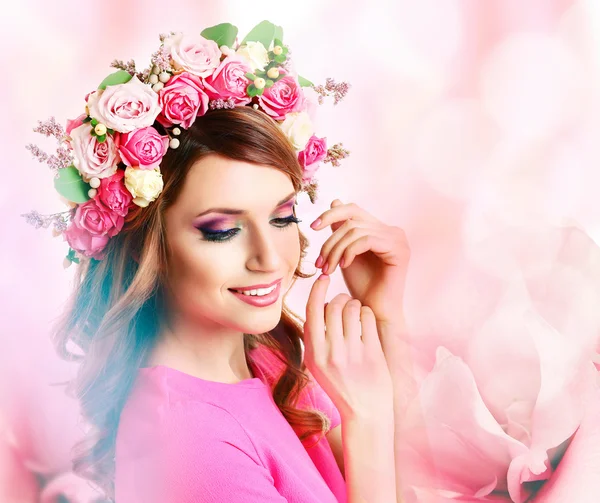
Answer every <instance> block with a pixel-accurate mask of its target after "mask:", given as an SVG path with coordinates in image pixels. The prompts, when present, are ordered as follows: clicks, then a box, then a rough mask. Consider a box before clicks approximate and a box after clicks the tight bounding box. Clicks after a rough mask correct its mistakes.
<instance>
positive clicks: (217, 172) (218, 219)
mask: <svg viewBox="0 0 600 503" xmlns="http://www.w3.org/2000/svg"><path fill="white" fill-rule="evenodd" d="M295 200H296V193H295V191H294V186H293V184H292V182H291V180H290V178H289V177H288V175H286V174H285V173H283V172H282V171H279V170H277V169H275V168H271V167H268V166H257V165H254V164H249V163H245V162H241V161H234V160H230V159H226V158H223V157H220V156H217V155H211V156H208V157H205V158H204V159H202V160H201V161H198V162H197V163H195V164H194V165H193V166H192V167H191V169H190V172H189V173H188V176H187V177H186V180H185V183H184V187H183V190H182V192H181V193H180V195H179V198H178V199H177V201H176V202H175V203H174V204H173V205H172V206H171V207H170V208H169V209H168V210H167V212H166V214H165V219H166V234H167V236H166V237H167V242H168V246H169V252H170V253H169V264H168V273H167V274H168V282H169V291H170V298H169V300H170V306H171V308H174V309H176V310H177V311H178V314H179V315H182V316H185V317H186V318H188V319H190V320H193V322H194V323H199V324H201V325H203V326H205V327H206V328H207V329H211V327H212V328H215V329H222V328H223V327H228V328H230V329H232V330H236V331H240V332H243V333H262V332H266V331H268V330H271V329H273V328H274V327H275V326H276V325H277V323H278V322H279V320H280V318H281V310H282V296H283V294H284V293H285V292H286V291H287V289H288V288H289V286H290V284H291V281H292V279H293V273H294V271H295V270H296V266H297V265H298V262H299V260H300V241H299V234H298V226H297V224H296V223H295V222H293V219H294V218H295V211H294V203H295ZM234 212H235V213H234ZM277 280H281V285H280V288H279V291H280V293H279V296H278V298H277V300H276V301H275V302H274V303H273V304H271V305H268V306H264V307H259V306H256V305H252V304H250V303H248V302H245V301H244V300H242V299H241V298H239V297H238V295H237V294H235V293H234V292H233V291H231V290H230V289H234V288H246V287H249V286H253V285H260V284H271V283H273V282H275V281H277ZM252 298H253V299H256V297H252Z"/></svg>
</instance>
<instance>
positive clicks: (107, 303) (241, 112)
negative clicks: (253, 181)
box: [54, 107, 330, 499]
mask: <svg viewBox="0 0 600 503" xmlns="http://www.w3.org/2000/svg"><path fill="white" fill-rule="evenodd" d="M155 127H157V128H160V126H158V124H155ZM182 133H183V134H182V135H181V136H180V137H179V138H180V141H181V143H180V145H179V147H178V148H177V149H169V151H168V152H167V154H166V155H165V157H164V158H163V160H162V162H161V165H160V169H161V173H162V174H163V181H164V188H163V191H162V193H161V194H160V196H159V197H158V198H157V200H156V201H154V202H152V203H150V204H149V205H148V206H147V207H146V208H140V207H137V206H136V207H134V208H133V209H131V210H130V212H129V214H128V215H127V217H126V220H125V225H124V227H123V230H122V231H121V232H120V233H119V234H117V235H116V236H115V237H113V238H112V239H111V240H110V241H109V243H108V245H107V249H106V255H105V258H104V259H103V260H101V261H97V260H94V259H91V260H89V261H85V262H84V261H82V263H81V265H80V266H79V267H78V270H77V273H76V278H75V283H76V285H75V289H74V291H73V293H72V296H71V298H70V300H69V308H68V309H67V310H66V312H65V313H64V315H63V317H62V318H61V320H60V322H59V324H58V326H57V327H56V330H55V333H54V342H55V345H56V348H57V351H58V353H59V354H60V356H61V357H63V358H65V359H68V360H73V359H75V360H78V361H80V362H81V363H80V367H79V369H78V373H77V377H76V378H75V379H74V380H73V381H71V382H70V383H69V388H68V390H67V392H68V393H69V394H70V395H71V396H74V398H76V399H77V400H78V401H79V403H80V406H81V410H82V413H83V415H84V417H85V419H86V421H88V422H89V423H90V425H91V426H92V429H93V430H95V431H93V432H91V433H90V434H89V435H88V436H87V437H86V438H85V439H84V440H83V441H82V442H81V443H79V444H77V445H76V449H75V458H74V460H73V470H74V471H75V472H76V473H78V474H79V475H81V476H83V477H86V478H89V479H91V480H93V481H94V482H95V483H96V484H98V485H99V486H100V487H101V488H102V489H103V490H104V491H105V492H106V494H107V496H108V497H109V498H111V499H114V469H115V466H114V462H115V441H116V434H117V428H118V424H119V417H120V414H121V411H122V409H123V406H124V405H125V402H126V401H127V398H128V395H129V393H130V392H131V388H132V385H133V383H134V380H135V378H136V374H137V371H138V368H139V367H140V366H143V364H144V363H145V360H146V358H147V357H148V355H149V352H150V350H151V349H152V347H153V345H154V343H155V342H156V339H157V336H158V328H159V322H160V317H161V311H162V309H164V304H163V298H164V297H163V296H164V293H163V287H162V285H164V284H165V283H164V279H165V278H164V276H163V275H164V271H165V270H166V263H167V262H166V260H167V247H166V241H165V221H164V217H163V215H164V212H165V211H166V209H167V208H169V206H171V205H172V204H173V203H174V201H175V200H176V199H177V197H178V195H179V193H180V192H181V190H182V187H183V183H184V180H185V177H186V175H187V173H188V171H189V169H190V167H191V166H192V165H193V164H194V163H195V162H196V161H198V160H200V159H202V158H203V157H205V156H207V155H211V154H217V155H221V156H224V157H226V158H229V159H234V160H240V161H244V162H249V163H256V164H262V165H267V166H272V167H274V168H276V169H279V170H281V171H283V172H284V173H286V174H287V175H288V176H289V177H290V179H291V181H292V183H293V185H294V188H295V189H296V191H298V190H299V189H300V186H301V181H302V170H301V167H300V165H299V163H298V160H297V158H296V155H295V152H294V150H293V147H292V145H291V143H290V142H289V140H288V139H287V137H286V136H285V135H284V134H283V132H282V131H281V129H280V128H279V127H278V125H277V124H276V123H275V122H274V121H273V119H271V118H270V117H268V116H267V115H266V114H264V113H263V112H261V111H257V110H254V109H252V108H251V107H236V108H234V109H217V110H211V111H209V112H208V113H206V114H205V115H204V116H202V117H199V118H197V119H196V121H195V123H194V124H193V125H192V126H191V127H190V128H189V129H188V130H186V131H183V132H182ZM307 246H308V240H307V239H306V237H305V236H304V235H303V234H302V233H300V250H301V253H300V263H301V262H302V259H303V258H304V257H305V256H306V248H307ZM134 257H136V258H137V260H134ZM300 263H299V264H298V266H297V268H296V271H295V273H294V281H295V280H296V278H298V277H300V278H309V277H311V276H312V275H308V274H304V273H303V272H301V270H300ZM302 335H303V331H302V319H301V318H300V317H298V316H297V315H296V314H294V313H293V312H292V311H291V310H289V309H288V308H287V306H286V305H285V303H284V306H283V310H282V316H281V320H280V322H279V324H278V326H277V327H276V328H275V329H274V330H272V331H270V332H267V333H264V334H259V335H250V334H245V337H244V350H245V353H246V356H247V357H248V352H249V351H250V350H251V349H253V348H255V347H257V346H258V345H259V344H262V345H265V346H267V347H269V348H271V349H272V350H274V352H275V354H276V355H277V356H278V358H280V360H281V361H282V363H284V365H285V367H284V368H285V370H284V372H283V374H282V375H281V377H280V378H279V380H278V381H277V382H276V383H275V385H274V387H273V398H274V400H275V403H276V404H277V406H278V407H279V409H280V410H281V412H282V414H283V415H284V417H285V418H286V419H287V420H288V422H289V423H290V425H291V426H292V428H293V429H294V431H295V432H296V434H297V435H298V436H299V438H300V440H301V441H303V442H304V441H305V440H307V439H308V438H311V437H312V435H313V434H321V435H322V434H324V433H325V432H326V431H327V430H328V429H329V427H330V424H329V420H328V418H327V417H326V416H325V415H324V414H322V413H320V412H319V411H315V410H300V409H297V408H295V404H296V402H297V399H298V396H299V394H300V392H301V391H302V389H303V388H304V386H306V384H307V383H308V375H307V374H306V373H305V369H306V367H305V365H304V363H303V358H302V346H301V344H300V340H301V339H302ZM69 344H75V345H76V346H77V347H78V348H79V349H80V350H81V351H80V352H79V354H77V353H73V352H72V351H70V350H69V349H68V348H67V346H68V345H69ZM81 352H82V353H83V354H81ZM320 438H321V437H320V436H319V439H320ZM319 439H317V441H318V440H319Z"/></svg>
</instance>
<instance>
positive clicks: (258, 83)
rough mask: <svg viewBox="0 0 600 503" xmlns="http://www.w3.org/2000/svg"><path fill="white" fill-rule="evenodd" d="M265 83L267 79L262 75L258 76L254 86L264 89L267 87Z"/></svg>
mask: <svg viewBox="0 0 600 503" xmlns="http://www.w3.org/2000/svg"><path fill="white" fill-rule="evenodd" d="M265 84H266V82H265V79H263V78H262V77H257V78H256V80H255V81H254V87H256V89H262V88H263V87H265Z"/></svg>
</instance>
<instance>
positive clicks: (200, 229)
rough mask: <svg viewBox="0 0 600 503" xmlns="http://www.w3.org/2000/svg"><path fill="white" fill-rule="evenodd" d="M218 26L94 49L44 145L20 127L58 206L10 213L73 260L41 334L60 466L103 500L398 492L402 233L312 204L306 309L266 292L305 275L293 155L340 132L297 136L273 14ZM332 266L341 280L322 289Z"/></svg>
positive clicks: (307, 498) (298, 164)
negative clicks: (98, 56) (247, 24)
mask: <svg viewBox="0 0 600 503" xmlns="http://www.w3.org/2000/svg"><path fill="white" fill-rule="evenodd" d="M236 33H237V29H235V27H232V26H231V25H227V24H222V25H218V26H216V27H212V28H210V29H207V30H205V31H203V32H202V34H203V36H192V37H186V36H185V35H183V34H177V33H172V34H171V35H169V36H161V42H162V44H161V48H160V49H159V51H157V53H155V54H154V55H153V60H152V63H153V65H152V66H151V68H150V69H148V70H147V71H146V72H144V73H138V74H136V73H135V67H134V64H133V63H128V64H127V65H124V64H122V63H121V62H116V66H117V67H118V68H120V69H121V70H120V71H119V72H116V73H114V74H112V75H110V76H109V77H107V79H105V81H103V82H102V84H101V85H100V86H99V89H98V90H97V91H94V92H92V93H90V94H89V95H88V96H86V102H87V103H86V109H85V110H86V113H85V114H84V115H82V116H81V117H79V118H78V119H76V120H74V121H70V122H69V124H68V126H67V130H66V132H65V131H64V130H62V128H60V127H59V126H58V125H57V124H56V123H54V121H53V120H51V121H49V122H48V123H45V124H42V123H40V126H39V128H38V129H37V131H39V132H41V133H44V134H46V135H54V136H55V137H56V138H57V139H59V142H60V144H61V147H60V149H59V151H57V155H56V156H55V157H49V156H47V155H44V154H43V153H41V152H40V151H39V149H37V147H34V146H30V149H31V150H32V152H33V153H34V154H35V155H36V156H38V158H39V159H40V160H46V161H47V162H48V163H49V164H50V165H51V167H52V168H53V169H54V168H56V167H57V166H58V167H59V168H62V169H60V170H59V172H58V178H57V180H56V181H55V187H56V188H57V190H58V191H59V192H60V193H61V195H63V196H64V197H65V198H66V199H68V200H69V201H71V202H72V203H75V205H74V207H73V208H72V210H70V211H69V212H65V213H68V215H66V216H64V218H63V215H62V214H56V215H52V216H51V219H50V220H44V219H43V218H42V217H41V216H40V215H39V214H37V213H32V214H30V215H27V216H28V219H29V220H30V221H31V223H34V224H36V226H37V227H39V226H42V225H43V226H46V225H47V224H48V222H50V221H54V223H55V229H56V230H59V231H60V232H64V236H65V239H66V240H67V241H68V243H69V246H70V248H71V250H70V252H69V255H68V257H67V258H68V260H69V261H74V262H80V259H83V260H81V262H80V266H79V269H78V271H77V286H76V289H75V291H74V294H73V298H72V303H71V305H70V308H69V310H68V312H66V313H65V317H64V320H63V321H62V322H61V324H60V326H59V327H58V329H57V331H56V342H57V346H58V348H59V351H60V353H61V354H62V355H63V356H65V357H66V358H73V357H79V359H80V360H81V366H80V368H79V373H78V376H77V379H76V380H75V382H74V383H73V384H74V395H75V397H76V398H77V399H78V400H79V402H80V404H81V407H82V410H83V413H84V415H85V418H86V419H87V420H88V421H89V423H90V424H91V425H92V426H93V427H94V431H93V432H91V433H90V435H89V443H88V442H85V443H84V445H81V446H79V447H80V450H79V453H78V456H77V458H76V459H75V464H74V470H75V471H76V472H78V473H79V474H81V475H84V476H87V477H88V478H90V479H92V480H94V481H96V482H97V483H98V484H99V485H100V486H101V487H102V488H103V489H104V490H105V492H106V493H107V494H108V496H109V497H110V498H112V499H116V501H117V502H118V503H121V502H127V503H131V502H136V501H140V502H142V501H143V502H146V503H148V502H153V501H156V502H167V501H169V502H170V501H173V502H177V503H183V502H187V501H189V502H192V501H194V502H209V501H210V502H213V501H214V502H217V501H246V502H259V501H260V502H269V501H271V502H285V501H287V502H296V501H297V502H311V501H314V502H327V501H330V502H334V501H349V502H351V503H354V502H358V501H365V500H366V499H368V500H369V501H373V502H379V501H381V502H384V501H385V502H387V501H392V500H396V498H397V497H398V500H399V491H397V488H396V474H395V470H396V467H395V465H394V407H393V405H394V404H393V402H395V396H394V394H393V384H394V383H393V379H392V376H391V375H390V371H389V370H388V365H387V364H389V363H390V361H394V360H390V354H391V353H392V352H393V351H392V349H393V348H394V347H395V345H394V343H393V341H394V340H395V337H396V335H397V331H396V328H397V327H399V326H400V323H398V322H399V320H400V317H399V315H398V313H399V312H400V311H399V309H398V308H399V307H400V300H401V291H402V287H403V278H404V274H405V269H406V267H405V265H406V258H407V254H406V253H404V252H406V249H407V248H406V247H405V241H404V240H403V234H402V233H401V231H400V229H397V228H395V227H389V226H386V225H384V224H382V223H381V222H379V221H378V220H377V219H375V218H373V217H372V216H371V215H369V214H368V213H367V212H366V211H364V210H362V209H361V208H359V207H358V206H356V205H354V204H347V205H344V204H342V203H341V202H340V201H334V203H332V207H331V209H330V210H328V211H326V212H325V213H323V214H322V215H321V218H319V219H317V220H316V221H315V222H314V223H313V228H314V229H315V230H320V229H324V228H326V227H327V226H331V228H332V230H333V231H334V232H333V234H332V236H331V237H330V238H329V239H328V240H327V241H326V242H325V244H324V245H323V248H322V250H321V256H320V257H319V259H318V260H317V262H316V266H317V267H322V270H323V273H324V274H322V275H321V276H320V277H319V279H318V280H317V281H315V284H314V285H313V288H312V290H311V294H310V298H309V300H308V304H307V309H306V323H305V324H304V325H302V322H301V320H300V319H299V317H297V316H296V315H295V314H294V313H292V312H291V311H290V310H289V309H288V308H287V307H286V306H285V304H284V302H283V297H284V296H285V294H286V292H287V291H288V290H289V289H290V288H291V286H292V285H293V283H294V282H295V280H296V278H298V277H300V278H308V277H310V275H307V274H305V273H303V272H302V271H301V267H300V265H301V261H302V259H303V258H304V257H305V256H306V248H307V246H308V240H307V239H306V237H305V236H303V235H302V234H301V233H300V231H299V229H298V227H297V225H296V224H297V223H298V222H299V220H298V219H297V218H296V212H295V205H296V197H297V195H298V193H299V192H300V191H303V190H306V191H307V192H308V193H309V195H310V198H311V201H314V196H315V189H316V184H314V183H312V175H313V174H314V169H315V168H314V166H315V164H316V163H315V161H317V160H323V158H324V156H325V155H326V154H327V156H330V155H331V157H332V159H337V158H339V157H340V156H341V157H343V156H344V153H345V151H344V150H343V149H341V145H340V146H337V145H336V146H334V147H333V148H332V149H329V150H326V148H325V146H324V141H323V139H318V138H316V137H314V135H313V137H310V134H308V135H307V134H306V133H307V131H309V130H310V128H309V127H307V126H308V125H309V122H308V115H307V113H306V110H305V107H306V100H305V99H304V96H303V93H302V91H301V88H300V81H301V80H305V79H302V78H301V77H299V76H298V75H297V74H296V73H295V72H294V71H292V70H291V69H290V67H289V66H288V65H287V63H288V61H287V58H288V56H287V54H288V49H287V47H285V46H283V44H282V42H281V40H280V38H281V37H282V31H281V29H280V28H279V27H275V26H274V25H271V24H270V23H268V22H266V21H265V22H263V23H260V24H259V25H258V26H257V27H256V28H255V29H253V30H252V31H251V33H250V34H249V35H248V36H247V37H246V39H245V41H244V42H243V43H242V44H239V45H238V44H237V39H236V38H235V35H236ZM269 34H270V35H269ZM274 34H277V35H278V37H279V38H277V36H275V37H274ZM267 35H268V36H267ZM265 37H267V38H265ZM234 39H235V42H234ZM252 40H254V41H252ZM261 40H262V41H264V42H265V43H266V46H263V44H262V42H261ZM215 41H219V44H222V45H221V46H219V45H218V44H217V43H216V42H215ZM269 41H270V42H271V44H272V45H273V47H272V49H270V50H269V51H267V50H266V48H265V47H269ZM232 47H233V48H236V52H234V50H233V49H232ZM265 58H266V59H265ZM306 82H308V81H306ZM314 89H315V90H317V88H314ZM324 89H325V88H323V89H321V91H322V92H325V91H324ZM332 89H333V90H335V93H336V102H337V101H338V98H339V96H338V92H339V95H340V96H343V94H344V93H345V91H346V88H345V87H344V86H340V87H337V86H335V85H334V84H333V83H332V82H331V81H329V82H328V86H327V91H330V90H332ZM246 105H250V106H246ZM182 130H183V131H182ZM169 147H170V148H169ZM298 150H299V152H298ZM48 159H50V160H48ZM332 162H333V161H332ZM334 164H335V162H334ZM123 168H125V169H123ZM68 224H70V225H68ZM338 264H339V265H340V267H341V268H343V269H342V272H343V274H344V279H345V281H346V284H347V286H348V288H349V291H350V293H351V294H352V297H351V296H349V295H346V294H341V295H338V296H336V297H335V298H334V299H333V300H332V301H331V302H330V303H328V304H325V295H326V290H327V285H328V274H331V273H332V272H333V271H334V270H335V268H336V266H337V265H338ZM367 306H368V307H367ZM380 337H381V341H380ZM301 340H303V342H304V347H305V352H304V354H303V350H302V344H301ZM72 344H74V345H75V346H76V347H78V348H79V349H81V350H82V352H83V355H82V356H81V355H79V356H77V355H76V354H75V353H73V352H72V350H71V348H69V346H71V345H72ZM382 347H383V348H384V349H385V348H387V350H386V353H385V354H384V351H383V349H382ZM395 357H396V355H394V358H395ZM386 363H387V364H386ZM317 383H318V384H317ZM342 425H343V426H342ZM324 436H326V438H323V437H324ZM397 494H398V496H397Z"/></svg>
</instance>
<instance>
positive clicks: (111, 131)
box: [106, 127, 115, 134]
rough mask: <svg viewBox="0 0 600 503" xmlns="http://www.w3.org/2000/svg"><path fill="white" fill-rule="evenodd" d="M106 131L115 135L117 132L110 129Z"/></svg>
mask: <svg viewBox="0 0 600 503" xmlns="http://www.w3.org/2000/svg"><path fill="white" fill-rule="evenodd" d="M106 130H107V131H108V132H109V133H110V134H115V130H114V129H111V128H109V127H107V128H106Z"/></svg>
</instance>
